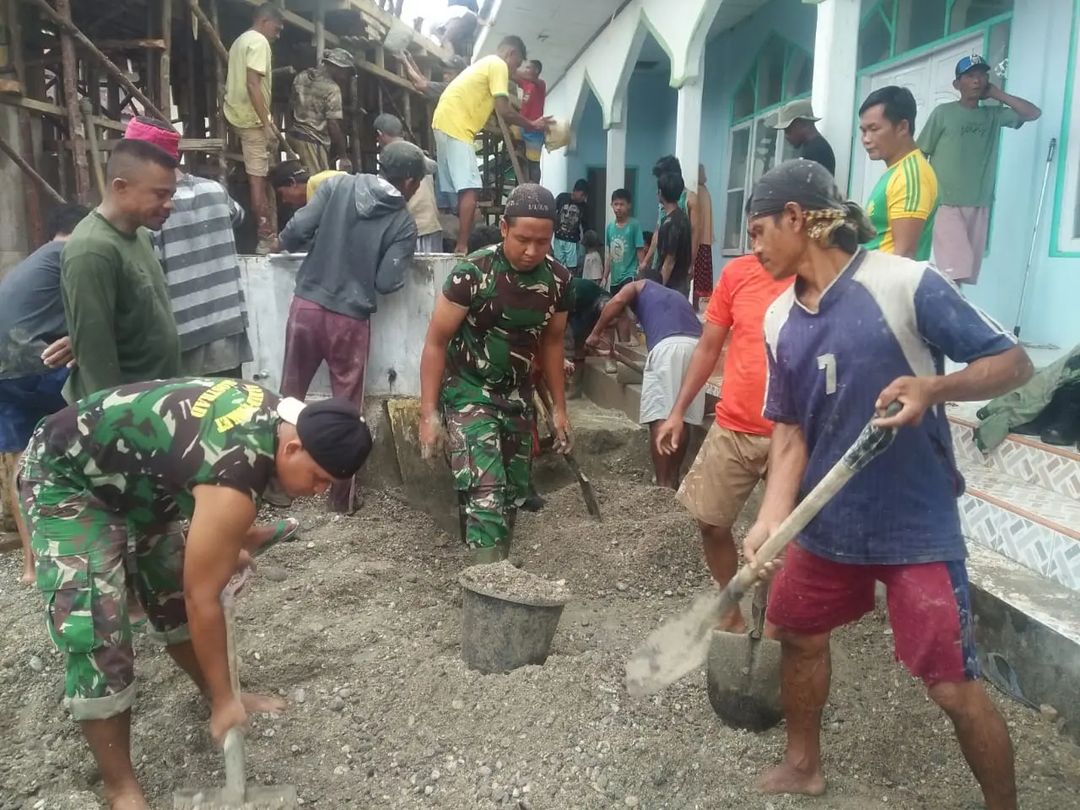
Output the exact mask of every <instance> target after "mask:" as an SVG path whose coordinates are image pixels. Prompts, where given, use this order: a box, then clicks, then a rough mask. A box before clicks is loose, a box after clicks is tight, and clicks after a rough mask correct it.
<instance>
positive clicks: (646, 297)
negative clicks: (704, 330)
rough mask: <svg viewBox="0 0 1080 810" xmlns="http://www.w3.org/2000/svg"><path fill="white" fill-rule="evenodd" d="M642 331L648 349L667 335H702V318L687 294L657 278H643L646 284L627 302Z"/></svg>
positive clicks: (694, 336) (654, 346) (695, 336)
mask: <svg viewBox="0 0 1080 810" xmlns="http://www.w3.org/2000/svg"><path fill="white" fill-rule="evenodd" d="M630 306H631V308H632V309H633V310H634V314H635V315H636V316H637V319H638V323H639V324H641V331H642V332H644V333H645V345H646V346H647V347H648V349H649V351H652V350H653V349H655V348H656V344H657V343H659V342H660V341H661V340H664V339H665V338H669V337H676V336H678V337H693V338H699V337H701V321H699V320H698V316H697V313H696V312H694V308H693V307H692V306H690V302H689V301H688V300H687V298H686V295H685V294H683V293H681V292H679V291H678V290H673V289H672V288H671V287H665V286H664V285H663V284H660V283H659V282H656V281H652V280H650V279H646V280H645V286H644V287H642V288H641V292H639V293H638V294H637V298H635V299H634V302H633V303H632V304H631V305H630Z"/></svg>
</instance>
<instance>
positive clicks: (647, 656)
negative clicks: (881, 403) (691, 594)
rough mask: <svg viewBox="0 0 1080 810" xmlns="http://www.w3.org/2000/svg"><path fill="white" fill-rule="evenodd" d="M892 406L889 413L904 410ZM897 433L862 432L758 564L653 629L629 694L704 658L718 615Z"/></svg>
mask: <svg viewBox="0 0 1080 810" xmlns="http://www.w3.org/2000/svg"><path fill="white" fill-rule="evenodd" d="M900 407H901V406H900V403H899V402H894V403H893V404H891V405H890V406H889V407H888V409H887V410H886V413H887V415H890V416H892V415H894V414H896V413H898V412H899V411H900ZM895 434H896V431H895V429H893V428H882V427H878V426H876V425H875V424H874V423H873V422H871V423H870V424H868V425H867V426H866V427H865V428H863V431H862V433H860V434H859V437H858V438H857V439H856V440H855V443H854V444H852V445H851V447H850V448H848V451H847V452H846V453H844V456H843V458H841V459H840V461H838V462H837V463H836V465H835V466H834V467H833V468H832V469H831V470H829V472H828V473H826V475H825V477H824V478H822V479H821V481H820V482H818V485H817V486H816V487H814V488H813V489H812V490H811V491H810V493H809V494H808V495H807V496H806V497H805V498H803V500H802V501H801V502H800V503H799V505H798V506H796V507H795V509H794V510H793V511H792V513H791V514H790V515H788V516H787V518H786V519H785V520H784V522H783V523H781V524H780V526H779V527H778V528H777V529H776V531H775V532H774V533H773V534H772V535H771V536H770V537H769V539H768V540H766V541H765V542H764V543H763V544H762V545H761V547H760V548H759V549H758V551H757V555H756V566H755V567H754V568H750V567H749V566H743V567H742V568H740V569H739V571H738V573H736V574H735V576H734V577H732V578H731V581H730V582H729V583H728V584H727V585H726V586H725V587H724V588H723V590H717V589H715V588H711V589H709V590H707V591H705V592H704V593H701V594H698V596H696V597H695V598H694V601H693V602H692V603H691V605H690V607H689V608H688V609H687V610H686V611H685V612H683V613H682V614H680V615H679V616H676V617H675V618H674V619H671V620H670V621H668V622H665V623H664V624H663V625H661V626H660V627H659V628H657V629H656V630H654V631H653V632H652V633H651V634H650V635H649V637H648V638H647V639H645V641H644V643H643V644H642V645H641V646H640V647H638V649H637V650H636V651H635V652H634V654H633V656H631V658H630V660H629V661H627V662H626V688H627V690H628V691H629V692H630V694H631V695H634V696H640V695H651V694H653V693H655V692H658V691H660V690H661V689H663V688H664V687H665V686H667V685H669V684H672V683H674V682H675V681H677V680H679V678H681V677H682V676H683V675H685V674H686V673H688V672H690V671H691V670H693V669H696V668H697V667H699V666H700V665H701V664H702V663H703V662H704V660H705V656H706V653H707V651H708V647H709V639H710V636H711V635H712V631H713V629H714V628H715V627H716V624H717V621H718V620H719V618H720V617H722V616H724V615H726V614H727V613H728V612H729V611H730V610H731V609H732V608H733V607H735V606H736V605H738V604H739V601H740V600H741V599H742V597H743V596H744V595H745V594H746V593H747V591H748V590H749V589H750V587H751V586H752V585H753V584H754V583H755V582H757V581H758V579H760V575H761V571H762V570H764V569H765V568H766V566H768V564H769V563H771V562H772V561H773V560H774V559H775V558H776V557H777V556H778V555H779V554H780V553H781V552H782V551H783V550H784V548H786V547H787V544H788V543H790V542H791V541H792V540H793V539H795V537H796V536H797V535H798V534H799V532H801V531H802V530H803V529H804V528H805V527H806V525H807V524H808V523H809V522H810V521H811V520H813V519H814V517H815V516H816V515H817V513H818V512H820V511H821V509H822V508H823V507H824V506H825V504H827V503H828V502H829V501H830V500H831V499H832V497H833V496H834V495H836V493H837V492H839V491H840V490H841V488H843V486H844V485H845V484H846V483H847V482H848V480H849V479H850V478H851V476H853V475H854V474H855V473H856V472H858V471H859V470H861V469H862V468H863V467H865V466H866V465H867V464H869V463H870V462H871V461H872V460H873V459H874V458H876V457H877V456H878V455H880V454H881V453H882V452H883V451H884V450H885V448H887V447H888V446H889V445H890V444H891V443H892V440H893V437H894V436H895Z"/></svg>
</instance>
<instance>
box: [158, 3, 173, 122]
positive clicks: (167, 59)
mask: <svg viewBox="0 0 1080 810" xmlns="http://www.w3.org/2000/svg"><path fill="white" fill-rule="evenodd" d="M172 24H173V13H172V0H161V39H162V42H164V43H165V48H164V49H163V50H162V52H161V67H160V68H159V76H158V78H159V80H160V81H161V92H160V95H159V96H158V102H159V103H160V104H161V111H162V112H163V113H165V114H166V115H168V114H169V113H171V112H172V73H171V69H172Z"/></svg>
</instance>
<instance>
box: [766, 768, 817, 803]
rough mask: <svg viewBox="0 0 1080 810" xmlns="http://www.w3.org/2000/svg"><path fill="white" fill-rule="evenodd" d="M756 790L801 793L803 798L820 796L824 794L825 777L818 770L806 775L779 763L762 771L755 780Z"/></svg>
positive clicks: (801, 771) (797, 769)
mask: <svg viewBox="0 0 1080 810" xmlns="http://www.w3.org/2000/svg"><path fill="white" fill-rule="evenodd" d="M757 788H758V790H760V791H761V792H762V793H801V794H803V795H805V796H820V795H821V794H823V793H824V792H825V777H824V776H822V775H821V771H820V770H815V771H813V772H811V773H808V772H806V771H804V770H801V769H799V768H796V767H795V766H794V765H789V764H788V763H787V762H781V763H780V764H779V765H774V766H773V767H771V768H768V769H767V770H765V771H763V772H762V773H761V775H760V776H759V777H758V779H757Z"/></svg>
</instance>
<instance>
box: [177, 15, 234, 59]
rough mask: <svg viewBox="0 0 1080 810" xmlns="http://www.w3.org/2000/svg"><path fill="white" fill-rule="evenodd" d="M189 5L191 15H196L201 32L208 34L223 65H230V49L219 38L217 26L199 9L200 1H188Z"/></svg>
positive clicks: (207, 36)
mask: <svg viewBox="0 0 1080 810" xmlns="http://www.w3.org/2000/svg"><path fill="white" fill-rule="evenodd" d="M187 4H188V8H190V9H191V13H192V14H194V15H195V19H196V20H197V21H198V23H199V28H200V30H201V31H202V32H203V33H204V34H206V38H207V39H209V40H210V44H211V45H213V46H214V52H215V53H216V54H217V56H218V59H220V60H221V62H222V64H225V65H227V64H229V49H228V48H226V47H225V43H223V42H222V41H221V37H220V36H218V32H217V26H216V25H215V24H214V22H213V21H212V20H211V19H210V18H209V17H207V16H206V12H204V11H203V10H202V9H201V8H199V3H198V0H187Z"/></svg>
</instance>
